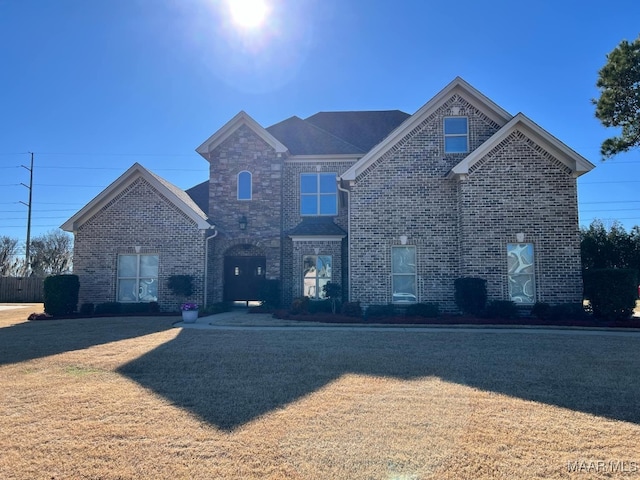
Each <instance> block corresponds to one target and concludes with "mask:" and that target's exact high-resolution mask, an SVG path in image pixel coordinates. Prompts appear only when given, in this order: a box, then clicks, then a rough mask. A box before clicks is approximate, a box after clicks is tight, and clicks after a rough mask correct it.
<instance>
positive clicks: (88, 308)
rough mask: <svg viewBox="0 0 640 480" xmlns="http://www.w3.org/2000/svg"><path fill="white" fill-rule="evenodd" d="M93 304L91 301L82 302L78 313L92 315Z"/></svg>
mask: <svg viewBox="0 0 640 480" xmlns="http://www.w3.org/2000/svg"><path fill="white" fill-rule="evenodd" d="M93 310H94V306H93V303H83V304H82V305H80V314H82V315H88V316H91V315H93Z"/></svg>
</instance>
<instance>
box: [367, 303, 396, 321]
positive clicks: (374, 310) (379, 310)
mask: <svg viewBox="0 0 640 480" xmlns="http://www.w3.org/2000/svg"><path fill="white" fill-rule="evenodd" d="M394 315H396V307H395V305H393V304H392V303H388V304H387V305H369V307H368V308H367V312H366V317H367V318H379V317H393V316H394Z"/></svg>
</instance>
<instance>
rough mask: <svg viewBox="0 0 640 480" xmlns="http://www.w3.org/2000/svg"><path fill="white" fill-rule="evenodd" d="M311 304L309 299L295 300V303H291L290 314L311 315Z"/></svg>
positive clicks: (299, 298)
mask: <svg viewBox="0 0 640 480" xmlns="http://www.w3.org/2000/svg"><path fill="white" fill-rule="evenodd" d="M309 302H310V300H309V297H298V298H294V299H293V302H291V308H290V309H289V313H291V314H292V315H300V314H305V313H309Z"/></svg>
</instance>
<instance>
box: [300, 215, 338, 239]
mask: <svg viewBox="0 0 640 480" xmlns="http://www.w3.org/2000/svg"><path fill="white" fill-rule="evenodd" d="M288 234H289V235H296V236H333V235H341V236H346V235H347V232H345V231H344V230H343V229H342V228H341V227H339V226H338V225H336V224H335V223H334V221H333V218H332V217H305V218H303V219H302V221H301V222H300V223H299V224H298V225H296V226H295V227H294V228H292V229H291V230H289V232H288Z"/></svg>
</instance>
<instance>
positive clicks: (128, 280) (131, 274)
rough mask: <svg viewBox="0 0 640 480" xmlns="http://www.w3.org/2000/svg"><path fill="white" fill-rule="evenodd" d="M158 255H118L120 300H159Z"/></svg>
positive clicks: (118, 299)
mask: <svg viewBox="0 0 640 480" xmlns="http://www.w3.org/2000/svg"><path fill="white" fill-rule="evenodd" d="M158 261H159V257H158V255H146V254H126V255H119V256H118V296H117V301H118V302H157V301H158Z"/></svg>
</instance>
